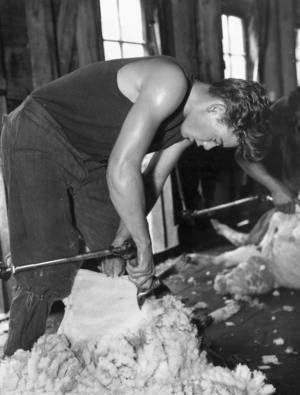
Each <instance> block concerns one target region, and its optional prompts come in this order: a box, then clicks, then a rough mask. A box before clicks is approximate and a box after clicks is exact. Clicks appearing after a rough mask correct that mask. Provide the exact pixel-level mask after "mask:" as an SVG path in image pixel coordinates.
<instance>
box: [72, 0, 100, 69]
mask: <svg viewBox="0 0 300 395" xmlns="http://www.w3.org/2000/svg"><path fill="white" fill-rule="evenodd" d="M96 19H100V13H99V10H98V12H97V7H96V6H95V2H94V0H79V8H78V17H77V30H76V42H77V50H78V60H79V67H81V66H85V65H86V64H90V63H93V62H97V61H99V60H100V59H101V50H100V47H99V42H100V37H98V34H97V33H98V26H99V25H98V22H97V21H96Z"/></svg>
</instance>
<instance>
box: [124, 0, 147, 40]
mask: <svg viewBox="0 0 300 395" xmlns="http://www.w3.org/2000/svg"><path fill="white" fill-rule="evenodd" d="M119 12H120V23H121V37H122V40H124V41H133V42H143V41H144V40H143V26H142V11H141V4H140V0H130V1H128V0H119Z"/></svg>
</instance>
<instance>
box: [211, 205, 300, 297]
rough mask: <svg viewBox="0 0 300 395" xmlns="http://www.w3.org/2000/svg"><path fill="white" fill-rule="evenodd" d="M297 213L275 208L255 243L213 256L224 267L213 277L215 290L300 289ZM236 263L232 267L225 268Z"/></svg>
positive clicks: (251, 292) (299, 218) (237, 292)
mask: <svg viewBox="0 0 300 395" xmlns="http://www.w3.org/2000/svg"><path fill="white" fill-rule="evenodd" d="M299 256H300V213H299V212H297V213H295V214H292V215H290V214H284V213H281V212H275V213H274V214H273V215H272V217H271V220H270V223H269V227H268V230H267V232H266V234H265V236H264V238H263V239H262V241H261V242H260V244H259V245H258V246H255V245H245V246H242V247H239V248H237V249H235V250H233V251H228V252H225V253H223V254H220V255H219V256H217V257H215V258H213V262H214V263H215V264H219V265H223V266H224V267H226V268H227V269H226V270H225V271H223V272H221V273H219V274H218V275H217V276H216V278H215V283H214V289H215V291H216V292H217V293H220V294H226V293H231V294H235V295H260V294H264V293H268V292H270V291H271V290H272V289H274V288H278V287H286V288H291V289H300V265H299ZM232 266H236V267H235V268H233V269H232V268H231V269H230V270H229V269H228V268H230V267H232Z"/></svg>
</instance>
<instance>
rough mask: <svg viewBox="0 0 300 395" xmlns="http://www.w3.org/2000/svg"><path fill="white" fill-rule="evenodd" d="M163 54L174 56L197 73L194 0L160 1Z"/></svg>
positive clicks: (188, 68)
mask: <svg viewBox="0 0 300 395" xmlns="http://www.w3.org/2000/svg"><path fill="white" fill-rule="evenodd" d="M158 9H159V21H160V31H161V39H162V51H163V54H166V55H171V56H174V57H175V58H176V59H178V60H179V61H181V62H182V64H183V65H184V66H185V67H186V68H187V70H189V71H190V72H192V73H193V74H197V72H198V61H197V52H196V39H195V13H194V0H189V1H181V0H164V1H161V2H159V3H158Z"/></svg>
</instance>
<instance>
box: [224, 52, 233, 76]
mask: <svg viewBox="0 0 300 395" xmlns="http://www.w3.org/2000/svg"><path fill="white" fill-rule="evenodd" d="M223 58H224V62H225V70H224V77H225V78H230V77H231V70H230V56H229V55H224V56H223Z"/></svg>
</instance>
